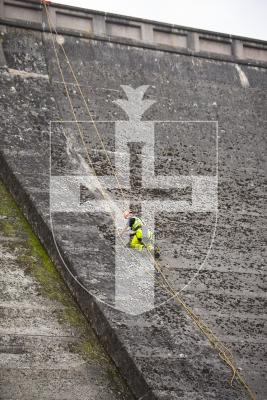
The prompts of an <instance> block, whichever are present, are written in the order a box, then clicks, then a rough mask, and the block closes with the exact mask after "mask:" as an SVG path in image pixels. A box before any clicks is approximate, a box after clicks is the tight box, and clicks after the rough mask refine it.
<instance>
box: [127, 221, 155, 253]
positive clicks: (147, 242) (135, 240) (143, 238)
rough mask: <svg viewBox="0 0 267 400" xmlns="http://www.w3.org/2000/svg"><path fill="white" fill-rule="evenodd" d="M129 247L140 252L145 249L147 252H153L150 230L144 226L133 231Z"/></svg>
mask: <svg viewBox="0 0 267 400" xmlns="http://www.w3.org/2000/svg"><path fill="white" fill-rule="evenodd" d="M130 247H134V248H137V249H139V250H142V249H143V248H144V247H146V248H147V249H148V250H153V249H154V246H153V234H152V231H151V229H149V228H147V227H146V226H142V227H141V228H138V229H137V230H136V231H135V234H134V235H133V237H132V238H131V241H130Z"/></svg>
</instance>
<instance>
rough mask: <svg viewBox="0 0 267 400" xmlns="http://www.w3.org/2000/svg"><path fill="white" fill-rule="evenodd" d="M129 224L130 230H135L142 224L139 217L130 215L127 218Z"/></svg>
mask: <svg viewBox="0 0 267 400" xmlns="http://www.w3.org/2000/svg"><path fill="white" fill-rule="evenodd" d="M129 226H130V228H131V230H132V231H137V229H139V228H141V227H142V226H143V221H142V220H141V218H139V217H132V218H130V219H129Z"/></svg>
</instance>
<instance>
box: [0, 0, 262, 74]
mask: <svg viewBox="0 0 267 400" xmlns="http://www.w3.org/2000/svg"><path fill="white" fill-rule="evenodd" d="M48 8H49V14H50V19H51V22H52V25H53V29H54V28H56V29H57V31H58V32H59V33H63V34H66V35H76V36H77V37H87V38H94V39H97V40H103V41H108V42H110V41H112V42H114V43H124V44H128V45H130V46H140V47H142V48H143V47H148V48H157V49H158V48H160V49H161V50H162V51H169V52H170V51H172V52H176V53H180V54H191V55H196V56H198V57H203V58H210V59H220V60H227V61H229V62H238V63H246V64H250V65H265V67H266V65H267V46H266V42H264V41H263V40H256V39H250V38H245V37H239V36H234V35H227V34H223V33H218V32H211V31H205V30H202V29H194V28H190V27H184V26H179V25H173V24H167V23H163V22H157V21H149V20H144V19H140V18H133V17H130V16H124V15H117V14H111V13H105V12H101V11H94V10H88V9H83V8H78V7H71V6H67V5H62V4H57V3H54V2H52V3H51V5H50V6H49V7H48ZM1 21H4V23H5V24H9V25H11V26H21V27H26V28H31V29H36V30H44V31H49V23H48V21H47V15H46V11H45V9H44V7H42V6H41V4H40V1H39V0H28V1H27V2H26V3H25V1H24V0H9V1H8V2H5V1H4V0H0V22H1Z"/></svg>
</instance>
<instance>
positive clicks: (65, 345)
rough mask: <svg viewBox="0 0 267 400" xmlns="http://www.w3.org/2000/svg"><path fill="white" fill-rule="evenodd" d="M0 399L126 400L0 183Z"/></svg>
mask: <svg viewBox="0 0 267 400" xmlns="http://www.w3.org/2000/svg"><path fill="white" fill-rule="evenodd" d="M0 240H1V245H0V288H1V290H0V321H1V322H0V326H1V327H0V371H1V372H0V387H1V389H0V390H1V392H0V398H1V400H7V399H13V400H15V399H16V400H19V399H22V400H23V399H29V400H33V399H43V400H46V399H47V400H51V399H55V400H56V399H65V400H67V399H73V400H74V399H79V400H81V399H88V400H89V399H90V400H98V399H102V400H111V399H112V400H117V399H129V400H130V399H131V398H132V397H131V395H130V394H129V392H128V390H127V389H126V387H125V384H124V383H123V382H122V380H121V378H120V377H119V375H118V372H117V371H116V368H115V366H114V365H113V364H112V362H111V361H110V359H109V358H108V356H107V354H106V353H105V352H104V350H103V348H102V347H101V345H100V344H99V342H98V340H97V338H96V337H95V335H94V333H93V331H92V329H91V327H90V326H89V325H88V323H87V322H86V319H85V318H84V316H83V315H82V313H81V311H80V310H79V309H78V307H77V305H76V304H75V303H74V301H73V299H72V298H71V296H70V294H69V292H68V289H67V287H66V286H65V284H64V281H63V280H62V278H61V277H60V276H59V274H58V272H57V270H56V268H55V266H54V265H53V264H52V262H51V261H50V260H49V258H48V256H47V254H46V253H45V251H44V249H43V248H42V246H41V244H40V243H39V241H38V239H37V237H36V236H35V235H34V233H33V232H32V231H31V228H30V226H29V225H28V223H27V222H26V220H25V219H24V217H23V216H22V213H21V212H20V211H19V210H18V208H17V206H16V205H15V203H14V200H13V199H12V198H11V196H10V194H8V192H7V191H6V189H5V187H4V186H3V184H2V183H1V182H0Z"/></svg>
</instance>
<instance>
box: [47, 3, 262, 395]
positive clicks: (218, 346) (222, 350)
mask: <svg viewBox="0 0 267 400" xmlns="http://www.w3.org/2000/svg"><path fill="white" fill-rule="evenodd" d="M41 3H42V4H43V7H44V9H45V12H46V17H47V21H48V25H49V31H50V34H51V37H52V44H53V48H54V53H55V56H56V60H57V65H58V68H59V71H60V75H61V78H62V82H63V85H64V88H65V92H66V95H67V98H68V102H69V104H70V107H71V111H72V114H73V116H74V120H75V123H76V125H77V127H78V131H79V136H80V138H81V141H82V144H83V146H84V148H85V151H86V154H87V159H88V162H89V164H90V166H91V169H92V172H93V174H94V176H95V177H96V178H97V174H96V170H95V168H94V165H93V162H92V159H91V157H90V155H89V152H88V148H87V146H86V143H85V140H84V136H83V131H82V127H81V124H80V123H79V121H78V119H77V116H76V112H75V109H74V107H73V103H72V100H71V97H70V94H69V89H68V87H67V84H66V82H65V77H64V73H63V70H62V67H61V64H60V59H59V55H58V52H57V48H56V44H55V39H54V35H53V32H55V34H56V37H58V33H57V30H56V27H55V26H54V25H53V23H52V21H51V19H50V15H49V11H48V7H47V6H48V5H49V4H50V2H49V1H47V0H42V1H41ZM59 46H60V48H61V49H62V51H63V54H64V57H65V59H66V62H67V65H68V66H69V68H70V71H71V73H72V76H73V78H74V80H75V83H76V85H77V87H78V90H79V93H80V95H81V97H82V100H83V102H84V104H85V107H86V110H87V113H88V116H89V118H90V120H91V122H92V124H93V127H94V129H95V131H96V133H97V136H98V138H99V140H100V143H101V146H102V147H103V149H104V152H105V155H106V159H107V161H108V163H109V165H110V167H111V171H112V173H113V175H114V177H115V179H116V181H117V184H118V187H119V189H120V192H121V195H122V197H123V198H124V199H125V195H124V193H123V190H122V188H121V186H120V183H119V180H118V177H117V175H116V173H115V170H114V167H113V165H112V163H111V160H110V158H109V156H108V153H107V150H106V147H105V144H104V142H103V140H102V137H101V134H100V132H99V130H98V128H97V125H96V123H95V121H94V119H93V116H92V113H91V111H90V109H89V106H88V103H87V101H86V98H85V96H84V93H83V91H82V89H81V86H80V83H79V81H78V79H77V76H76V74H75V72H74V69H73V67H72V65H71V63H70V60H69V58H68V55H67V53H66V51H65V48H64V46H63V45H62V44H61V43H60V42H59ZM99 190H100V192H101V194H102V196H103V198H104V199H108V200H110V199H109V196H108V195H107V194H106V193H105V191H104V189H103V187H102V185H101V183H100V182H99ZM112 219H113V222H114V224H115V216H114V215H112ZM129 250H131V249H129ZM147 253H148V256H149V257H151V259H152V260H153V264H154V266H155V269H156V271H157V272H158V274H159V276H160V278H161V280H159V279H158V277H157V281H158V282H159V285H160V287H161V288H162V289H164V290H166V291H167V292H168V293H169V294H170V295H171V296H172V297H173V299H174V301H175V302H176V303H177V304H178V305H179V306H181V307H182V308H183V309H184V310H185V312H186V314H187V315H188V316H189V317H190V318H191V320H192V321H193V322H194V324H195V325H196V326H197V327H198V329H199V330H200V331H201V332H202V334H203V335H204V336H205V337H206V338H207V339H208V341H209V342H210V344H211V345H212V347H213V348H214V349H215V350H216V351H217V353H218V355H219V357H220V358H221V359H222V361H224V363H225V364H226V365H227V366H228V367H229V368H230V369H231V371H232V376H231V379H230V385H231V386H232V385H233V383H234V381H237V382H238V383H240V384H241V385H242V386H243V387H244V388H245V390H246V391H247V393H248V395H249V397H250V399H251V400H256V396H255V394H254V393H253V391H252V390H251V388H250V387H249V385H248V384H247V383H246V381H245V378H244V377H243V376H242V375H241V373H240V371H239V369H238V367H237V366H236V363H235V361H234V357H233V355H232V353H231V351H230V350H229V349H228V348H227V347H226V346H225V345H224V344H223V343H222V342H221V341H220V340H219V339H218V338H217V337H216V335H215V334H214V333H213V331H212V330H211V329H210V328H209V327H208V326H207V325H206V323H205V322H204V321H202V320H201V318H200V317H199V316H198V315H197V314H196V313H195V312H194V311H193V310H192V309H191V308H190V307H189V306H188V305H187V304H186V303H185V301H184V300H183V299H182V297H181V296H180V295H179V294H178V293H177V292H176V290H175V289H174V288H173V287H172V286H171V285H170V283H169V282H168V280H167V279H166V277H165V275H164V273H163V271H162V269H161V266H160V264H159V263H158V262H157V261H155V260H154V258H153V256H152V255H151V254H150V252H149V251H147ZM131 255H132V256H133V257H134V258H135V259H136V257H135V255H134V254H133V253H132V252H131ZM149 273H150V271H149Z"/></svg>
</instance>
